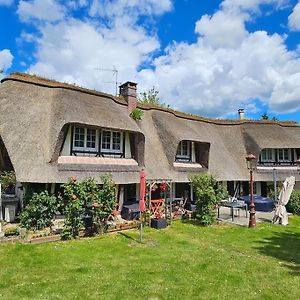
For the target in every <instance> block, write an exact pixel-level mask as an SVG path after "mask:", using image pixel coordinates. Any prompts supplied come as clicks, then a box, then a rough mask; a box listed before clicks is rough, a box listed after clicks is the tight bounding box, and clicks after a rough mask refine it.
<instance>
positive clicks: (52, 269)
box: [0, 217, 300, 299]
mask: <svg viewBox="0 0 300 300" xmlns="http://www.w3.org/2000/svg"><path fill="white" fill-rule="evenodd" d="M144 238H145V242H144V244H139V243H137V240H138V231H137V230H132V231H127V232H125V233H119V234H114V235H107V236H104V237H98V238H90V239H81V240H76V241H69V242H55V243H48V244H40V245H30V244H3V245H1V246H0V259H1V264H0V299H274V298H276V299H300V285H299V282H300V218H299V217H292V218H290V225H289V226H287V227H283V226H279V225H272V224H270V223H264V224H259V225H258V226H257V228H255V229H248V228H244V227H233V226H229V225H222V224H221V225H215V226H212V227H208V228H202V227H199V226H197V225H195V224H192V223H182V222H181V221H177V222H173V224H172V226H171V227H169V228H167V229H165V230H161V231H157V230H154V229H145V230H144Z"/></svg>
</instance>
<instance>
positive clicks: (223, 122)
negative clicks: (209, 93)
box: [137, 102, 299, 127]
mask: <svg viewBox="0 0 300 300" xmlns="http://www.w3.org/2000/svg"><path fill="white" fill-rule="evenodd" d="M137 107H138V108H140V109H144V110H157V111H163V112H167V113H170V114H172V115H174V116H175V117H178V118H182V119H186V120H193V121H201V122H206V123H211V124H216V125H243V124H261V125H270V124H272V125H274V124H275V125H279V126H283V127H299V124H298V123H297V122H295V121H272V120H250V119H243V120H229V119H227V120H226V119H224V120H223V119H211V118H206V117H202V116H199V115H194V114H190V113H186V112H182V111H177V110H174V109H172V108H167V107H160V106H156V105H152V104H145V103H140V102H138V105H137Z"/></svg>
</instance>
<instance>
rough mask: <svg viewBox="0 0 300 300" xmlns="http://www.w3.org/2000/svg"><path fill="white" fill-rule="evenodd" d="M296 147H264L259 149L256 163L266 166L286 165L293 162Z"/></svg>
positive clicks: (295, 155)
mask: <svg viewBox="0 0 300 300" xmlns="http://www.w3.org/2000/svg"><path fill="white" fill-rule="evenodd" d="M297 151H299V150H298V149H294V148H265V149H262V150H261V153H260V156H259V161H258V164H262V165H266V166H288V165H293V164H295V158H296V157H297Z"/></svg>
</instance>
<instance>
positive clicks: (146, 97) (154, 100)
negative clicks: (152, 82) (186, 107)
mask: <svg viewBox="0 0 300 300" xmlns="http://www.w3.org/2000/svg"><path fill="white" fill-rule="evenodd" d="M158 94H159V91H158V90H156V89H155V87H153V88H152V89H150V90H148V91H144V92H141V93H140V95H139V96H138V101H139V102H140V103H144V104H151V105H154V106H160V107H167V108H169V107H170V105H168V104H166V103H164V102H160V99H159V96H158Z"/></svg>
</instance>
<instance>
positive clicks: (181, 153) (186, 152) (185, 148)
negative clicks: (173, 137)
mask: <svg viewBox="0 0 300 300" xmlns="http://www.w3.org/2000/svg"><path fill="white" fill-rule="evenodd" d="M190 158H191V142H190V141H181V142H180V143H179V145H178V148H177V153H176V159H184V160H187V159H190Z"/></svg>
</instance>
